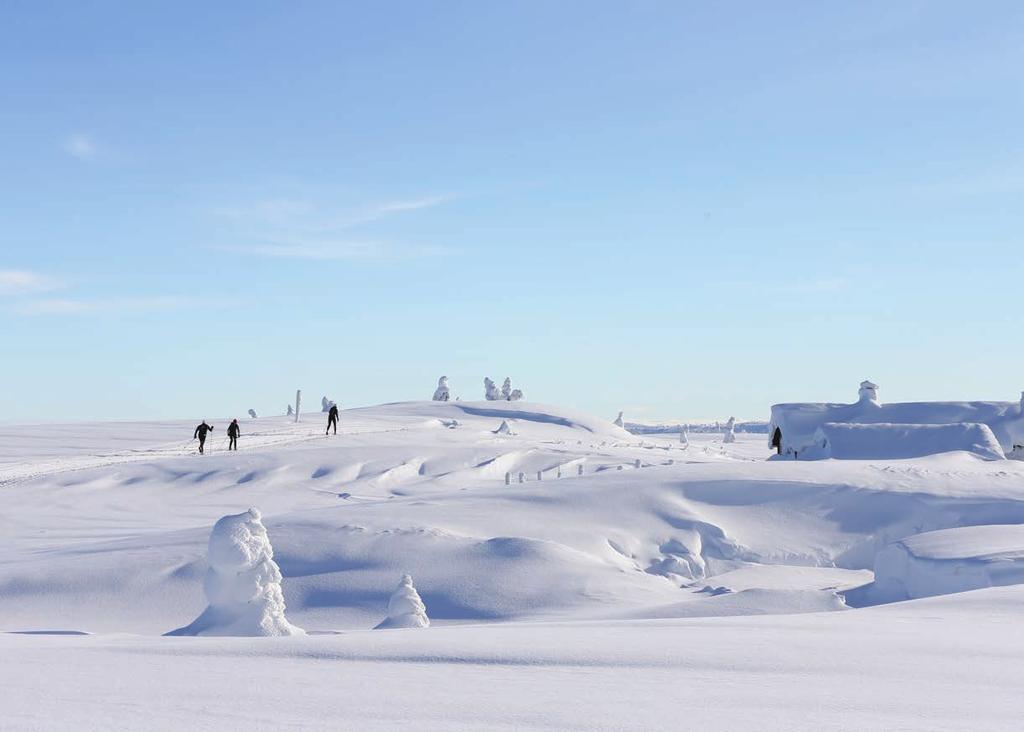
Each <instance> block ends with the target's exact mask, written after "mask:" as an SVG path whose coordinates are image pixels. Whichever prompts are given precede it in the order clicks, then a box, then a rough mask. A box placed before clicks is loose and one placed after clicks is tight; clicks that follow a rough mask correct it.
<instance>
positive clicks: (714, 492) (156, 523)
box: [0, 401, 1024, 730]
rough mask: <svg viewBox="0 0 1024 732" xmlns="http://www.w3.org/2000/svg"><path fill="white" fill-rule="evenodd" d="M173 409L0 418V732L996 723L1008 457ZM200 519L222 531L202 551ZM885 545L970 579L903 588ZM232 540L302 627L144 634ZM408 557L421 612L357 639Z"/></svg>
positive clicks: (498, 417) (1008, 592) (362, 414)
mask: <svg viewBox="0 0 1024 732" xmlns="http://www.w3.org/2000/svg"><path fill="white" fill-rule="evenodd" d="M197 421H198V419H190V420H183V421H177V422H134V423H109V424H102V423H101V424H97V423H93V424H81V425H4V426H0V492H2V496H3V510H2V511H0V657H2V658H3V659H4V663H3V664H0V688H3V689H4V692H5V693H4V703H3V706H2V707H0V728H3V729H5V730H6V729H16V730H21V729H39V728H46V729H76V730H81V729H141V728H146V729H245V730H252V729H282V728H324V727H330V728H336V729H360V730H363V729H366V730H376V729H393V728H395V727H396V726H406V725H411V726H413V727H415V728H421V729H452V730H478V729H503V730H508V729H522V728H534V729H561V730H569V729H573V730H583V729H587V730H591V729H593V730H621V729H636V730H641V729H643V730H646V729H676V728H680V727H686V728H699V727H714V728H716V729H759V730H791V729H815V730H839V729H850V728H857V729H879V730H881V729H920V730H943V729H950V730H952V729H965V728H970V729H1007V730H1009V729H1016V728H1018V727H1019V719H1020V717H1021V714H1022V713H1024V702H1022V700H1021V695H1020V694H1019V691H1018V684H1019V679H1018V677H1019V671H1020V659H1021V658H1024V634H1022V633H1021V632H1020V630H1019V625H1020V622H1019V617H1020V607H1021V606H1022V602H1024V587H1022V586H1020V585H1016V584H1014V585H1012V586H1004V587H988V585H997V584H1004V583H1005V582H1004V580H1006V581H1013V582H1019V581H1021V578H1020V577H1019V575H1016V574H1015V572H1016V571H1017V570H1016V569H1012V571H1010V572H1008V573H1005V572H1001V571H999V570H1001V569H1002V568H1004V567H1009V568H1013V567H1015V565H1017V564H1018V563H1019V557H1020V554H1021V553H1022V552H1024V536H1021V534H1020V525H1021V524H1024V462H1019V461H987V460H983V459H980V458H979V457H977V456H976V455H973V454H970V453H966V452H955V453H945V454H941V455H931V456H927V457H921V458H913V459H906V460H857V461H831V460H826V461H814V462H801V461H773V460H767V459H766V458H767V457H768V454H769V453H768V450H767V449H766V446H765V445H764V436H763V435H756V434H746V433H737V434H736V442H735V443H724V442H723V436H722V435H721V434H718V435H715V434H707V435H704V434H691V435H690V436H689V438H690V443H689V445H680V444H679V443H678V442H676V440H677V439H678V437H677V436H676V435H669V436H666V437H664V438H661V437H658V436H652V435H644V436H642V437H640V436H633V435H630V434H629V433H627V432H626V431H625V430H622V429H621V428H618V427H616V426H615V425H613V424H611V423H610V422H608V421H607V419H601V418H596V417H591V416H589V415H586V414H582V413H580V412H577V411H574V410H571V409H567V408H562V407H555V406H551V405H543V404H537V403H530V402H504V401H497V402H493V401H489V402H411V403H397V404H386V405H380V406H375V407H366V408H360V409H348V410H346V411H345V413H344V415H343V418H342V420H341V429H339V434H338V436H337V437H335V436H333V435H332V436H330V437H325V436H323V434H322V433H321V431H320V427H321V425H320V423H319V421H317V422H316V424H313V423H310V424H304V423H301V422H300V423H295V422H293V421H291V420H289V419H287V418H285V417H263V418H260V419H259V420H258V421H257V420H251V421H249V422H247V423H245V422H243V425H242V427H243V429H242V437H241V438H240V440H239V450H238V451H237V452H228V451H226V450H225V449H224V445H223V444H222V443H223V442H224V441H225V438H218V437H215V438H214V439H212V440H210V441H208V443H207V453H208V454H206V455H204V456H199V455H197V454H195V443H194V442H192V441H191V439H190V438H191V433H192V430H193V428H194V425H195V423H196V422H197ZM453 421H454V422H457V423H458V425H459V426H458V428H457V429H449V428H448V425H450V424H451V423H452V422H453ZM502 421H508V422H509V423H510V424H515V427H516V429H515V431H516V432H517V433H518V434H517V435H495V434H494V433H493V430H494V429H495V425H496V424H499V423H500V422H502ZM208 422H210V423H211V424H214V425H215V426H217V427H221V426H222V424H225V423H226V421H225V420H217V419H208ZM214 434H215V436H216V435H218V434H220V435H223V431H219V432H217V433H214ZM637 465H639V466H640V467H639V469H638V468H637V467H636V466H637ZM580 466H582V468H583V475H582V476H579V475H578V469H579V467H580ZM506 473H511V474H513V475H518V474H519V473H523V474H524V475H525V476H526V477H527V482H526V483H524V484H519V483H516V482H513V484H512V485H509V486H506V485H505V482H504V478H505V475H506ZM538 473H539V474H540V476H541V477H542V480H539V481H538V480H537V479H536V478H537V476H538ZM559 476H561V477H559ZM250 506H259V507H260V509H261V516H260V518H259V523H260V525H261V526H263V527H265V534H263V535H260V532H259V530H258V529H255V528H254V527H253V526H252V525H251V524H252V515H250V518H248V519H247V518H239V516H243V517H244V515H245V514H246V513H247V509H248V508H249V507H250ZM225 516H233V517H234V519H235V520H237V521H238V522H240V523H241V524H245V525H247V526H248V528H247V531H249V533H250V534H251V536H242V537H240V538H239V541H237V542H236V541H234V540H228V541H227V543H226V544H225V545H222V544H221V540H220V539H218V540H217V542H216V547H215V546H214V542H213V541H212V538H213V537H212V536H211V534H210V526H211V525H213V524H214V523H215V522H217V521H218V520H219V519H221V518H222V517H225ZM243 533H244V532H243ZM214 534H216V535H218V536H221V532H219V531H215V532H214ZM231 535H233V533H232V532H231V531H229V532H227V533H226V534H223V536H231ZM263 536H265V537H268V538H269V539H270V540H272V542H273V549H272V550H271V549H270V546H269V541H268V542H267V543H266V545H264V544H263V543H262V542H263V539H262V537H263ZM222 549H223V551H222ZM894 551H898V552H902V553H903V554H905V555H906V557H908V560H907V562H908V563H920V564H922V565H923V564H926V563H927V564H928V565H931V564H942V565H950V567H952V565H954V564H956V563H959V564H960V565H961V566H962V567H968V568H970V571H971V572H972V573H973V572H975V570H977V573H975V574H972V576H973V577H978V578H980V577H982V575H983V574H984V575H985V576H986V577H987V579H986V582H980V581H979V582H977V583H975V584H973V585H971V586H962V585H956V584H954V583H952V582H947V581H946V580H945V579H943V580H942V581H941V582H938V583H936V582H933V581H932V580H933V579H934V577H933V576H931V575H929V576H928V577H926V578H925V580H923V581H922V583H921V587H925V586H927V587H929V588H930V590H929V591H928V592H927V593H922V592H921V591H919V590H918V589H916V588H917V587H918V585H916V584H915V582H916V580H915V579H913V578H914V577H916V576H918V574H916V573H917V572H918V569H919V568H918V567H917V566H914V567H912V568H911V570H909V571H904V570H903V569H901V568H900V567H898V566H897V561H898V560H895V559H894V560H893V561H888V560H887V557H889V556H890V555H891V553H892V552H894ZM271 552H272V553H271ZM225 554H226V555H227V557H225V556H224V555H225ZM250 555H251V557H253V558H254V561H255V562H256V564H261V563H263V562H265V561H267V560H269V561H271V562H273V563H275V564H276V565H277V566H278V567H279V569H280V575H281V580H280V590H281V593H282V596H283V598H282V599H283V602H284V603H285V604H286V605H287V613H288V621H290V622H291V623H295V624H296V625H298V626H301V627H302V628H305V629H306V631H307V632H308V633H309V635H306V636H292V637H278V638H237V637H235V638H232V637H219V638H217V637H189V638H181V637H162V634H163V633H165V632H166V631H167V630H169V629H171V628H177V627H181V626H183V625H184V624H186V623H188V622H189V621H190V620H192V619H193V618H197V616H201V615H202V614H203V612H204V608H206V607H207V606H208V605H211V606H212V605H213V604H214V603H213V602H211V601H212V600H213V597H210V598H208V597H207V596H206V595H205V594H204V578H205V577H206V576H207V575H208V573H209V572H211V571H222V570H224V569H225V568H230V569H229V570H228V572H227V573H228V574H230V572H231V571H234V572H235V573H236V574H237V573H238V572H239V571H241V572H242V574H244V573H245V571H247V570H246V569H244V568H251V567H252V566H255V565H253V564H251V563H250V559H249V557H250ZM242 556H244V557H245V559H244V562H243V561H242V560H240V559H239V557H242ZM228 557H233V558H228ZM243 566H244V568H243ZM936 572H937V573H938V574H937V575H936V576H938V577H940V578H941V577H949V576H959V575H962V574H963V573H964V570H962V569H961V570H956V568H955V567H953V571H952V572H949V571H947V570H946V569H942V568H940V569H937V570H936ZM406 573H408V574H410V575H411V576H412V577H415V579H416V584H415V590H416V591H417V595H418V596H419V597H420V599H421V602H422V603H423V604H424V605H425V606H426V608H427V610H428V611H429V614H430V626H431V627H430V628H429V630H424V631H422V632H407V631H405V630H401V629H396V630H373V628H374V626H375V625H377V624H379V623H380V621H381V618H382V617H385V616H386V615H389V612H388V605H389V601H390V599H391V598H392V596H393V594H394V591H395V581H396V579H397V578H398V577H401V576H402V575H403V574H406ZM875 573H877V577H878V580H879V581H878V582H877V583H873V582H872V580H873V579H874V578H875V577H876V574H875ZM270 574H271V575H272V574H273V573H272V572H271V573H270ZM893 578H896V580H898V582H897V581H896V580H894V581H893V582H890V581H889V580H891V579H893ZM883 580H885V582H883ZM898 583H902V584H898ZM986 583H987V584H986ZM410 584H411V582H410ZM883 584H884V585H885V586H884V587H883V586H882V585H883ZM227 586H230V583H227ZM972 587H984V589H972ZM936 590H937V591H940V592H946V591H950V592H957V593H958V594H951V595H948V596H943V597H930V598H927V599H921V600H911V601H907V602H898V603H895V604H888V605H875V606H870V605H872V604H873V603H878V602H883V601H889V600H901V599H904V598H905V597H914V596H916V595H918V594H935V591H936ZM965 590H970V591H965ZM243 594H244V593H243ZM213 595H214V597H218V598H219V597H221V595H220V594H219V593H218V592H214V593H213ZM227 596H228V597H229V598H230V599H232V600H237V599H239V597H240V596H238V595H235V594H234V593H233V592H229V593H227ZM250 597H251V596H250ZM2 631H6V632H2ZM83 633H88V634H89V635H82V634H83ZM243 668H244V673H241V672H240V669H243ZM268 689H271V690H272V691H273V693H267V690H268ZM396 690H400V691H399V692H396ZM342 692H343V693H342ZM483 699H486V700H487V703H486V704H484V703H481V700H483ZM282 700H293V701H294V703H291V702H289V703H282ZM965 700H970V703H965Z"/></svg>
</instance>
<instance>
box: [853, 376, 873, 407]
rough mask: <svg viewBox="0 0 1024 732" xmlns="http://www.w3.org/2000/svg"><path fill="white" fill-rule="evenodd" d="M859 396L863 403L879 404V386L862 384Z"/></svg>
mask: <svg viewBox="0 0 1024 732" xmlns="http://www.w3.org/2000/svg"><path fill="white" fill-rule="evenodd" d="M857 396H858V397H860V401H861V403H864V402H871V403H872V404H878V384H872V383H871V382H870V381H862V382H860V390H859V391H858V392H857Z"/></svg>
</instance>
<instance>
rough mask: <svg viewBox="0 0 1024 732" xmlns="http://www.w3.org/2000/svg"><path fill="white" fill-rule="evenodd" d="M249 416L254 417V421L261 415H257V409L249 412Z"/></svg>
mask: <svg viewBox="0 0 1024 732" xmlns="http://www.w3.org/2000/svg"><path fill="white" fill-rule="evenodd" d="M249 416H250V417H252V418H253V419H256V418H257V417H259V416H260V415H258V414H256V410H255V409H250V410H249Z"/></svg>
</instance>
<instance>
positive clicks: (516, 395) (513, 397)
mask: <svg viewBox="0 0 1024 732" xmlns="http://www.w3.org/2000/svg"><path fill="white" fill-rule="evenodd" d="M522 398H523V392H521V391H519V389H513V390H512V393H511V394H509V395H508V400H509V401H510V402H518V401H519V400H520V399H522Z"/></svg>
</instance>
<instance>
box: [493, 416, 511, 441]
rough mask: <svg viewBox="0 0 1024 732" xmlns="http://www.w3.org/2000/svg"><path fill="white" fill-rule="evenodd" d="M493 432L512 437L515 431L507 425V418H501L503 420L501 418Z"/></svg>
mask: <svg viewBox="0 0 1024 732" xmlns="http://www.w3.org/2000/svg"><path fill="white" fill-rule="evenodd" d="M494 434H496V435H508V436H510V437H512V436H514V435H515V434H516V433H515V432H514V431H513V430H512V427H510V426H509V423H508V420H506V419H503V420H501V424H500V425H498V429H496V430H494Z"/></svg>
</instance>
